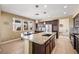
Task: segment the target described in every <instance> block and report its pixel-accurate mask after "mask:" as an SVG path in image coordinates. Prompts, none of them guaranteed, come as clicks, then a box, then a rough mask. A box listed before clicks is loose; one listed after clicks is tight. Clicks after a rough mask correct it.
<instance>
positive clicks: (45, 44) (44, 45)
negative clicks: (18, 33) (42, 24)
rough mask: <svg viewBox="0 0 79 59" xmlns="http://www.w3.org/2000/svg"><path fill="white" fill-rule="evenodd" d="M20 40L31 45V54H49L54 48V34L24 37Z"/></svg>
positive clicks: (43, 33) (42, 33)
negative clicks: (26, 41)
mask: <svg viewBox="0 0 79 59" xmlns="http://www.w3.org/2000/svg"><path fill="white" fill-rule="evenodd" d="M22 39H24V40H28V41H29V45H30V43H31V45H30V46H29V51H30V49H31V51H32V52H31V53H32V54H50V53H51V52H52V50H53V48H54V47H55V39H56V32H52V33H45V32H41V33H37V34H30V35H25V36H23V37H22ZM30 47H31V48H30Z"/></svg>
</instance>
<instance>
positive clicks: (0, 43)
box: [0, 38, 21, 45]
mask: <svg viewBox="0 0 79 59" xmlns="http://www.w3.org/2000/svg"><path fill="white" fill-rule="evenodd" d="M20 39H21V38H17V39H13V40H8V41H5V42H0V45H2V44H7V43H10V42H13V41H17V40H20Z"/></svg>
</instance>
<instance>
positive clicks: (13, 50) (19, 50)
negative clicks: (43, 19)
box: [0, 36, 76, 54]
mask: <svg viewBox="0 0 79 59" xmlns="http://www.w3.org/2000/svg"><path fill="white" fill-rule="evenodd" d="M0 53H1V54H23V53H24V41H23V40H18V41H14V42H11V43H7V44H4V45H0ZM75 53H76V51H75V50H74V49H73V47H72V45H71V43H70V40H69V38H67V37H63V36H60V37H59V39H56V46H55V48H54V50H53V51H52V54H75Z"/></svg>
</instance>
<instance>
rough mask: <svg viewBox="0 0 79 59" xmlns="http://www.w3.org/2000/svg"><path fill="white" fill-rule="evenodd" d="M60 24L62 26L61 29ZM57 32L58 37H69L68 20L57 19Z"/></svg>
mask: <svg viewBox="0 0 79 59" xmlns="http://www.w3.org/2000/svg"><path fill="white" fill-rule="evenodd" d="M60 24H62V25H63V26H62V27H61V26H60ZM59 32H60V35H65V36H69V18H65V19H59Z"/></svg>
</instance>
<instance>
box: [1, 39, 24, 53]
mask: <svg viewBox="0 0 79 59" xmlns="http://www.w3.org/2000/svg"><path fill="white" fill-rule="evenodd" d="M23 53H24V41H23V40H17V41H14V42H10V43H7V44H4V45H0V54H23Z"/></svg>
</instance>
